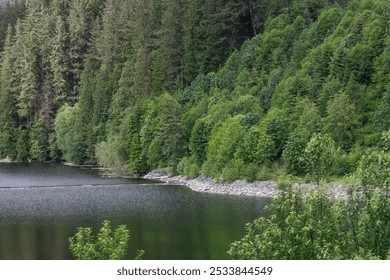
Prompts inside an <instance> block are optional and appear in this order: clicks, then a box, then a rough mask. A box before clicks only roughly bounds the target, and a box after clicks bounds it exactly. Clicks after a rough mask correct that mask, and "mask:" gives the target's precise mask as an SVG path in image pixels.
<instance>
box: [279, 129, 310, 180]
mask: <svg viewBox="0 0 390 280" xmlns="http://www.w3.org/2000/svg"><path fill="white" fill-rule="evenodd" d="M306 144H307V141H306V139H305V138H303V137H302V136H300V135H299V134H298V133H293V134H291V136H290V138H289V140H288V142H287V144H286V147H285V149H284V151H283V155H282V159H283V161H284V163H285V165H286V168H287V171H288V172H289V173H291V174H292V175H299V174H302V173H303V172H304V171H305V163H304V160H303V157H302V155H303V154H304V152H305V148H306Z"/></svg>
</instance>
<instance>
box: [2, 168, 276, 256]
mask: <svg viewBox="0 0 390 280" xmlns="http://www.w3.org/2000/svg"><path fill="white" fill-rule="evenodd" d="M269 202H270V200H269V199H263V198H249V197H237V196H228V195H213V194H205V193H197V192H193V191H191V190H190V189H188V188H186V187H183V186H175V185H166V184H161V183H160V182H157V181H151V180H142V179H110V178H103V177H102V176H101V175H100V174H99V171H98V170H91V169H80V168H76V167H68V166H63V165H60V164H0V259H30V260H33V259H71V258H72V256H71V255H70V253H69V251H68V241H67V239H68V237H70V236H72V235H74V233H75V232H76V230H77V228H78V227H80V226H84V227H87V226H88V227H94V228H98V227H100V224H101V222H102V221H103V220H105V219H109V220H111V221H112V222H113V226H117V225H120V224H126V225H127V227H128V228H129V229H130V231H131V232H130V234H131V240H130V245H129V255H128V258H133V257H134V255H135V252H136V251H137V250H138V249H144V250H145V251H146V255H145V256H144V258H145V259H226V258H228V257H229V256H228V255H227V254H226V251H227V250H228V245H229V244H230V243H231V242H233V241H234V240H237V239H239V238H241V237H242V236H243V234H244V225H245V224H246V223H247V222H249V221H252V220H253V219H255V218H257V217H259V216H260V215H262V214H263V211H264V210H263V209H264V206H265V205H267V204H268V203H269Z"/></svg>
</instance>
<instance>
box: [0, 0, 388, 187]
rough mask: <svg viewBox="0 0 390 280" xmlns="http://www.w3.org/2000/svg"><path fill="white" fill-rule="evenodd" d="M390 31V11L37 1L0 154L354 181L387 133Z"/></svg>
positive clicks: (28, 19)
mask: <svg viewBox="0 0 390 280" xmlns="http://www.w3.org/2000/svg"><path fill="white" fill-rule="evenodd" d="M9 22H10V23H11V21H9ZM389 25H390V10H389V8H388V1H386V0H355V1H346V0H344V1H343V0H339V1H325V0H323V1H314V0H304V1H302V0H296V1H291V0H290V1H288V0H286V1H268V0H253V1H231V0H218V1H211V0H200V1H189V0H176V1H174V0H145V1H136V0H128V1H125V0H106V1H104V0H90V1H87V0H72V1H64V0H52V1H49V0H35V1H34V0H33V1H29V3H28V5H27V11H26V15H25V17H24V18H22V19H20V20H18V21H17V23H16V24H15V25H14V26H13V25H12V23H11V25H9V28H8V30H7V32H6V34H4V37H5V40H4V46H3V51H2V54H1V73H0V106H1V108H2V109H1V111H0V157H3V158H4V157H6V156H8V157H10V158H12V159H14V160H26V159H27V158H32V159H34V160H38V161H45V160H67V161H71V162H75V163H85V162H96V161H98V162H100V163H102V164H104V165H105V166H108V167H111V168H113V169H114V170H115V171H116V172H118V173H129V172H131V173H145V172H147V171H149V170H151V169H153V168H169V169H170V170H171V171H173V172H179V173H182V174H185V175H188V176H191V177H195V176H198V175H200V174H202V175H205V176H210V177H215V178H223V179H224V180H235V179H238V178H246V179H249V180H255V179H267V178H268V177H267V176H269V174H270V173H272V172H283V173H284V172H285V173H291V174H294V175H306V174H310V175H312V176H314V179H318V178H319V177H322V176H329V175H344V174H347V173H349V172H351V171H354V170H355V169H356V166H357V163H358V162H359V159H360V157H362V155H363V154H364V153H366V152H367V151H369V150H375V149H380V148H381V145H382V144H383V139H384V138H383V135H384V134H383V133H384V132H385V131H388V130H389V129H390V88H389V79H390V76H389V74H390V36H389V35H390V33H389V32H390V30H389ZM0 35H1V34H0ZM0 38H1V36H0Z"/></svg>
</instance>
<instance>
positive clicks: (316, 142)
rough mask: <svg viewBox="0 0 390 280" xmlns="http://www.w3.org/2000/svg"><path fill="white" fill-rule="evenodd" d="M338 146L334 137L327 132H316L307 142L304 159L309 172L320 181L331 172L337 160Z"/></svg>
mask: <svg viewBox="0 0 390 280" xmlns="http://www.w3.org/2000/svg"><path fill="white" fill-rule="evenodd" d="M335 153H336V146H335V143H334V141H333V139H332V138H331V137H330V136H329V135H327V134H325V135H322V134H321V133H318V134H314V135H313V136H312V138H311V139H310V141H309V142H308V143H307V145H306V148H305V151H304V154H303V161H304V162H305V164H306V168H307V171H308V173H309V174H310V175H311V176H312V178H313V179H314V180H315V181H316V182H317V183H319V181H320V180H321V179H324V178H325V176H326V175H328V174H329V170H330V169H331V167H332V165H333V163H334V160H335Z"/></svg>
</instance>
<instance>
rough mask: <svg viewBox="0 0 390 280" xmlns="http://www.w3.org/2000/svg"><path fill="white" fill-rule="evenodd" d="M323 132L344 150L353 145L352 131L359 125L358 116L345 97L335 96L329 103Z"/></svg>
mask: <svg viewBox="0 0 390 280" xmlns="http://www.w3.org/2000/svg"><path fill="white" fill-rule="evenodd" d="M327 112H328V116H327V117H326V118H325V131H326V132H327V133H328V134H329V135H330V136H331V137H332V138H333V140H335V142H336V143H337V144H338V145H339V146H340V147H342V148H344V149H345V150H349V149H350V148H351V147H352V144H353V143H354V134H353V132H354V129H355V128H356V127H357V126H358V125H359V115H358V113H357V111H356V108H355V106H354V104H353V103H352V102H351V101H350V99H349V98H348V96H347V95H345V94H337V95H335V96H334V98H333V99H332V100H330V101H329V103H328V107H327Z"/></svg>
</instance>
